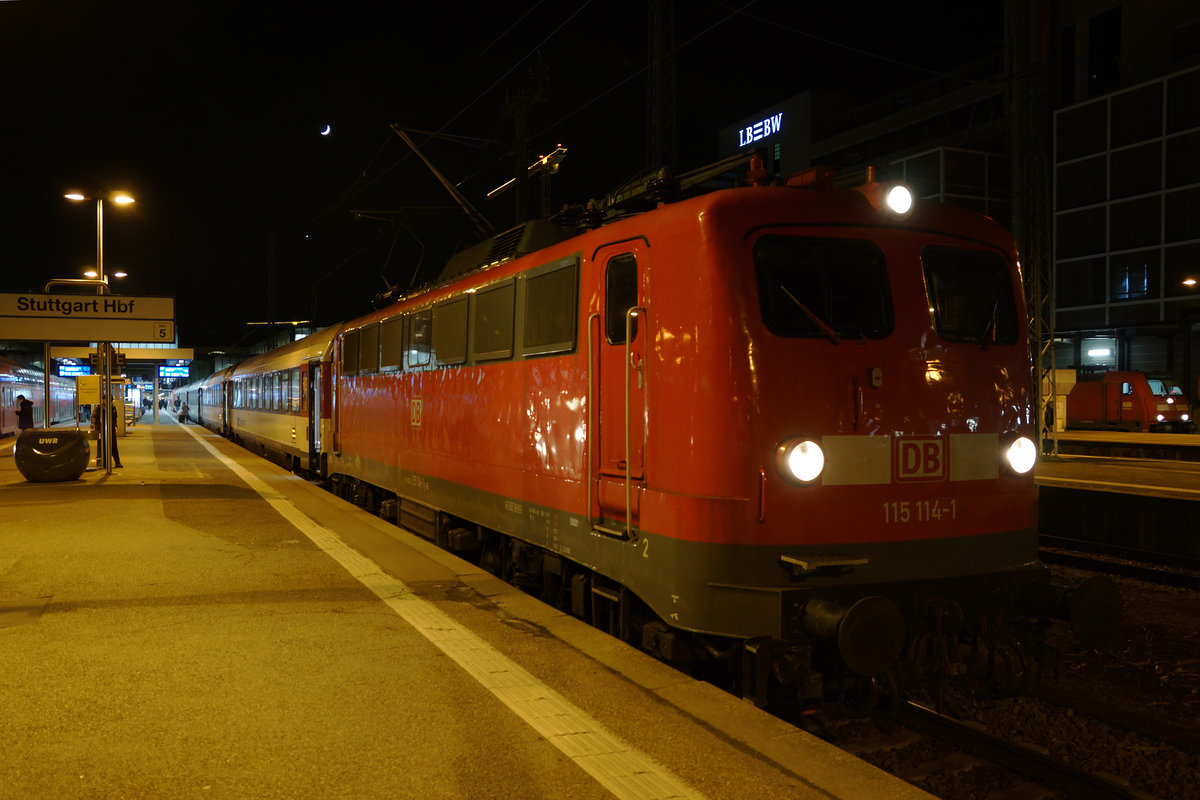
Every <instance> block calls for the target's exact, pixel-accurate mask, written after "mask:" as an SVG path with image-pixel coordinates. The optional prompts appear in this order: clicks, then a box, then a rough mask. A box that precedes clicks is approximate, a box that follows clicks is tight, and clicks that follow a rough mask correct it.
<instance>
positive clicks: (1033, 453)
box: [1004, 436, 1038, 475]
mask: <svg viewBox="0 0 1200 800" xmlns="http://www.w3.org/2000/svg"><path fill="white" fill-rule="evenodd" d="M1037 451H1038V449H1037V445H1035V444H1034V443H1033V442H1032V441H1031V440H1030V439H1029V438H1027V437H1025V436H1022V437H1021V438H1019V439H1017V440H1016V441H1015V442H1013V443H1012V444H1010V445H1009V446H1008V449H1007V450H1005V451H1004V458H1005V459H1006V460H1007V461H1008V465H1009V466H1010V467H1012V471H1013V472H1015V473H1017V474H1018V475H1024V474H1025V473H1026V472H1029V470H1031V469H1033V465H1034V463H1036V462H1037Z"/></svg>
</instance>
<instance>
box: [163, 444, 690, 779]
mask: <svg viewBox="0 0 1200 800" xmlns="http://www.w3.org/2000/svg"><path fill="white" fill-rule="evenodd" d="M184 430H186V431H187V432H188V433H190V434H191V435H192V437H193V438H195V439H196V441H198V442H200V444H202V445H204V447H206V448H207V449H208V450H209V452H211V453H212V454H213V455H214V456H216V458H217V459H218V460H219V461H221V463H223V464H225V466H227V467H229V468H230V469H231V470H233V471H234V473H236V474H237V476H238V477H240V478H241V479H242V480H243V481H245V482H246V483H247V484H248V485H249V486H250V488H251V489H253V490H254V491H255V492H257V493H258V494H259V495H260V496H261V497H262V498H263V499H264V500H266V501H267V502H268V503H269V504H270V505H271V507H272V508H274V509H275V510H276V511H278V512H279V513H280V515H281V516H283V518H284V519H286V520H287V521H288V522H290V523H291V524H292V525H293V526H295V527H296V529H297V530H299V531H300V532H301V533H303V534H304V535H305V536H307V537H308V538H309V539H311V540H312V541H313V543H314V544H315V545H316V546H317V547H319V548H320V549H321V550H323V551H324V552H326V553H327V554H329V555H330V556H331V557H332V558H333V559H334V560H335V561H337V562H338V563H339V564H341V565H342V566H343V567H345V568H346V570H347V571H348V572H349V573H350V574H351V575H353V576H354V577H355V578H356V579H357V580H358V581H359V582H360V583H362V584H363V585H364V586H366V587H367V588H368V589H370V590H371V591H372V592H374V593H375V594H376V595H377V596H378V597H379V599H380V600H382V601H383V602H385V603H387V604H388V606H390V607H391V608H392V610H393V611H395V612H396V613H397V614H399V615H400V617H402V618H403V619H404V620H405V621H406V622H407V623H408V624H410V625H412V626H413V627H414V628H416V630H417V631H418V632H420V633H421V634H422V635H423V636H425V638H427V639H428V640H429V641H430V642H432V643H433V644H434V645H436V646H437V647H438V648H440V649H441V650H442V652H444V653H445V654H446V655H448V656H450V658H452V659H454V661H455V662H457V663H458V665H459V666H460V667H462V668H463V669H464V670H466V671H467V672H468V673H469V674H470V675H471V676H472V677H474V678H475V680H477V681H478V682H479V683H480V684H481V685H482V686H483V687H484V688H486V689H487V690H488V691H490V692H491V693H492V694H494V695H495V696H496V697H497V698H499V699H500V700H501V702H503V703H504V704H505V705H507V706H508V707H509V708H510V709H512V711H513V712H514V713H515V714H516V715H517V716H518V717H520V718H521V719H522V720H524V721H525V722H526V723H528V724H529V725H530V726H531V727H533V729H534V730H536V731H537V732H538V733H539V734H541V735H542V736H544V737H545V738H546V740H547V741H549V742H550V743H551V744H553V745H554V746H555V747H557V748H558V749H559V750H561V751H562V752H563V753H564V754H565V755H566V756H567V757H568V758H570V759H571V760H572V761H574V762H575V763H576V764H577V765H579V767H581V768H582V769H583V770H584V771H586V772H587V773H588V774H589V775H591V776H592V777H593V778H595V779H596V780H597V781H599V782H600V784H601V785H602V786H604V788H606V789H607V790H608V791H610V792H612V793H613V794H614V795H616V796H617V797H619V798H622V800H675V798H693V800H703V795H701V794H700V793H698V792H696V791H695V790H694V789H692V788H691V787H690V786H688V785H687V784H685V783H683V782H682V781H681V780H679V779H678V778H676V777H675V776H674V775H672V774H671V772H670V770H668V769H667V768H666V767H664V766H663V765H661V764H659V763H658V762H657V761H655V760H654V759H653V758H651V757H650V756H649V755H647V754H645V753H643V752H641V751H640V750H636V749H634V748H633V746H631V745H629V744H628V743H626V742H624V741H623V740H621V739H620V738H619V737H618V736H616V735H615V734H613V733H611V732H610V731H608V730H607V729H606V728H605V727H604V726H603V725H601V724H600V723H599V722H598V721H597V720H595V719H592V717H590V716H589V715H588V714H586V713H584V712H583V711H582V710H581V709H579V708H578V707H576V706H575V705H573V704H572V703H571V702H570V701H568V700H567V699H566V698H564V697H563V696H562V695H560V694H558V692H555V691H554V690H553V689H551V688H550V687H548V686H546V685H545V684H544V683H542V682H541V681H539V680H538V679H537V678H536V677H534V676H533V675H532V674H530V673H529V672H528V671H527V670H525V669H524V668H522V667H521V666H519V665H518V664H517V663H516V662H514V661H512V660H510V659H509V658H507V657H506V656H504V655H503V654H502V653H500V652H499V651H497V650H496V649H494V648H493V647H492V646H491V645H489V644H487V643H486V642H484V641H483V640H482V639H480V638H479V637H478V636H476V635H475V634H474V633H472V632H471V631H469V630H467V629H466V628H464V627H463V626H461V625H459V624H458V623H457V622H455V621H454V620H453V619H451V618H450V617H449V616H447V615H446V614H445V613H443V612H442V611H441V610H439V609H438V608H437V607H435V606H433V605H432V604H430V603H427V602H425V601H424V600H422V599H421V598H419V597H417V596H416V595H415V594H413V592H412V591H411V590H410V589H409V588H408V587H407V586H406V585H405V584H404V583H403V582H402V581H400V580H398V579H396V578H394V577H392V576H391V575H388V574H387V573H385V572H384V571H383V569H382V568H380V566H379V565H378V564H376V563H375V562H374V561H372V560H371V559H369V558H367V557H366V556H364V555H363V554H361V553H359V552H358V551H357V550H355V549H354V548H352V547H350V546H349V545H348V544H346V543H345V542H344V541H342V539H341V537H340V536H338V535H337V534H336V533H335V532H334V531H331V530H329V529H328V528H326V527H324V526H322V525H319V524H317V523H316V522H315V521H313V520H312V519H311V518H309V517H308V516H307V515H306V514H304V513H303V512H302V511H300V509H298V508H296V507H295V506H294V505H292V503H291V501H289V500H287V499H286V498H285V497H283V496H282V495H280V494H279V493H278V492H277V491H275V490H274V489H272V488H271V487H270V486H268V485H267V483H266V482H265V481H263V480H262V479H261V478H259V477H258V476H256V475H254V474H252V473H251V472H250V471H249V470H247V469H246V468H245V467H243V466H241V465H240V464H238V463H237V462H235V461H233V460H232V459H230V458H228V457H227V456H225V455H223V454H222V453H220V452H218V451H217V449H216V448H215V447H213V446H212V445H211V444H209V443H208V442H206V441H205V440H204V439H203V438H201V437H200V436H199V435H197V434H196V433H195V432H194V431H192V429H191V428H188V427H186V426H185V427H184Z"/></svg>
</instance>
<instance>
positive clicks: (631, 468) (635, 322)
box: [589, 241, 649, 537]
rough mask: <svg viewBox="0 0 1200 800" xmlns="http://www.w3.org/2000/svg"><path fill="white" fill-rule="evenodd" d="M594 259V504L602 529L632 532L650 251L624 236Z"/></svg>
mask: <svg viewBox="0 0 1200 800" xmlns="http://www.w3.org/2000/svg"><path fill="white" fill-rule="evenodd" d="M595 262H596V263H597V264H600V265H602V267H601V268H602V270H603V272H602V274H603V284H602V289H603V294H602V296H601V309H600V313H599V321H598V324H595V325H593V326H592V327H593V329H592V330H591V331H590V334H589V335H591V336H593V337H595V338H596V339H598V341H599V359H598V360H599V365H598V372H599V376H598V378H599V379H598V381H597V383H598V387H599V388H598V393H599V397H598V402H597V406H598V407H599V413H598V416H599V420H598V428H599V431H598V434H599V441H600V448H599V449H600V453H599V458H598V459H597V461H598V464H597V470H598V473H599V475H598V481H597V491H596V497H597V505H598V510H599V515H600V517H601V519H602V520H603V521H604V524H603V526H602V529H603V530H606V531H607V532H610V533H614V534H616V535H622V536H626V537H632V536H633V529H634V528H636V527H637V522H638V510H639V506H640V500H641V485H642V478H643V471H644V455H645V439H646V401H645V398H646V368H645V367H646V363H645V343H646V341H647V339H648V325H647V317H646V280H647V268H648V266H649V251H648V249H647V248H646V246H645V244H644V243H643V242H641V241H636V242H625V243H622V244H619V245H613V246H612V247H608V248H605V249H604V250H601V251H600V252H598V253H597V254H596V259H595ZM596 328H598V330H596Z"/></svg>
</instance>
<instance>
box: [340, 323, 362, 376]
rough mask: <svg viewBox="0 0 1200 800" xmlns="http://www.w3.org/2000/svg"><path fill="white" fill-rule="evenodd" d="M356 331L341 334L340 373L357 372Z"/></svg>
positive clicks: (351, 373) (350, 373)
mask: <svg viewBox="0 0 1200 800" xmlns="http://www.w3.org/2000/svg"><path fill="white" fill-rule="evenodd" d="M358 338H359V337H358V331H349V332H347V333H346V334H344V335H343V336H342V374H343V375H357V374H358Z"/></svg>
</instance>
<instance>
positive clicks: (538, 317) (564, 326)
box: [521, 263, 579, 355]
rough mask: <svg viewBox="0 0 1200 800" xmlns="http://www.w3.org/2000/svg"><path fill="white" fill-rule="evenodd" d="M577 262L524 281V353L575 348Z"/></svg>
mask: <svg viewBox="0 0 1200 800" xmlns="http://www.w3.org/2000/svg"><path fill="white" fill-rule="evenodd" d="M576 275H577V271H576V269H575V264H574V263H572V264H571V265H570V266H568V267H560V268H558V269H552V270H549V271H547V272H543V273H542V274H540V275H538V274H534V275H532V276H530V277H529V278H527V279H526V280H525V281H524V286H525V305H524V314H523V322H524V333H523V334H522V337H521V349H522V351H523V352H524V353H525V355H543V354H546V353H563V352H566V351H568V350H572V349H574V347H575V318H576V316H577V311H576V308H577V306H576V300H575V298H576V295H577V287H578V283H579V282H578V279H577V278H576Z"/></svg>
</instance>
